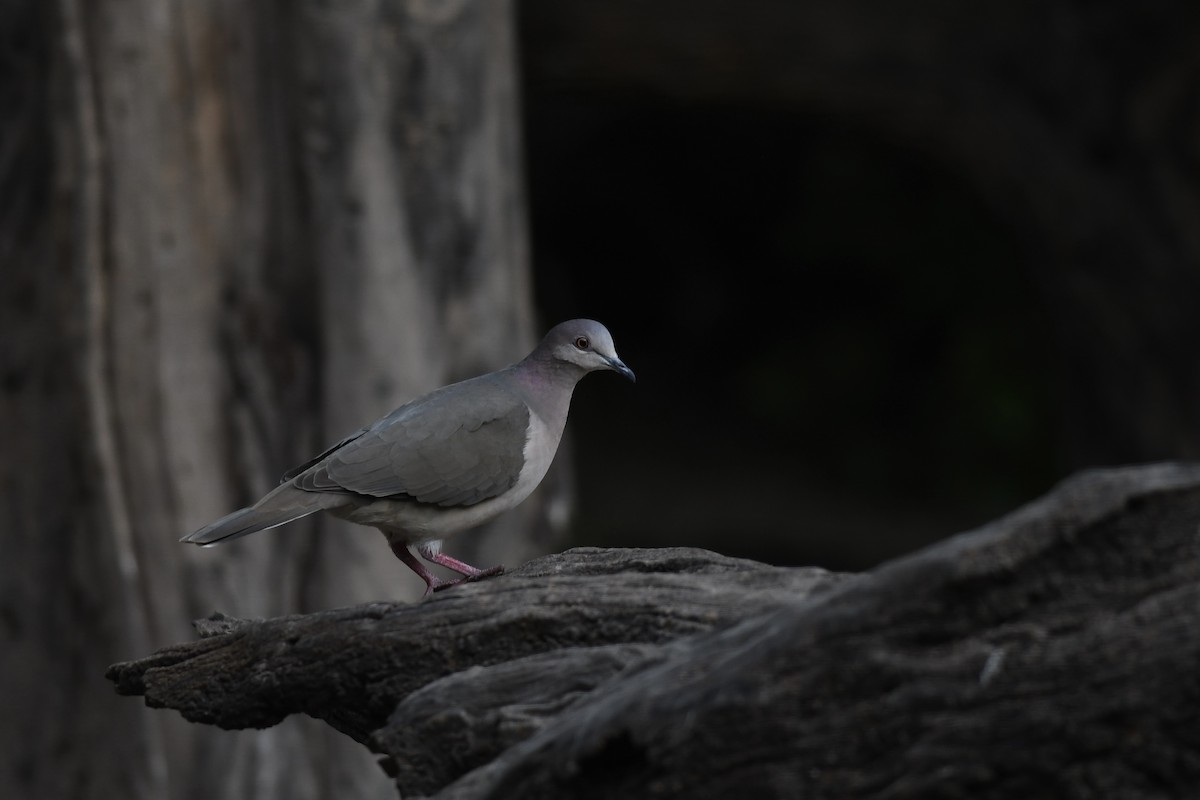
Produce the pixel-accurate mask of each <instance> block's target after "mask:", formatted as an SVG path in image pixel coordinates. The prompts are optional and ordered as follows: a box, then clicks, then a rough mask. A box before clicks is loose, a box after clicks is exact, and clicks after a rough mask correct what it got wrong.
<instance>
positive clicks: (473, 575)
mask: <svg viewBox="0 0 1200 800" xmlns="http://www.w3.org/2000/svg"><path fill="white" fill-rule="evenodd" d="M417 552H418V553H420V554H421V557H422V558H424V559H426V560H428V561H432V562H433V563H435V564H440V565H441V566H443V567H445V568H446V569H450V570H454V571H455V572H457V573H458V574H459V575H462V576H463V577H461V578H459V579H458V580H455V581H441V582H439V584H438V585H437V586H433V587H431V588H430V591H433V592H440V591H441V590H442V589H445V588H447V587H450V586H457V585H458V584H460V583H470V582H472V581H477V580H480V579H482V578H490V577H491V576H493V575H499V574H500V573H502V572H504V567H503V566H495V567H491V568H490V569H479V568H478V567H472V566H471V565H470V564H468V563H466V562H464V561H459V560H458V559H457V558H452V557H450V556H448V555H446V554H445V553H443V552H441V551H435V550H431V549H429V548H428V547H426V546H423V545H418V546H417ZM410 566H411V565H410ZM427 571H428V570H427ZM417 574H420V573H417Z"/></svg>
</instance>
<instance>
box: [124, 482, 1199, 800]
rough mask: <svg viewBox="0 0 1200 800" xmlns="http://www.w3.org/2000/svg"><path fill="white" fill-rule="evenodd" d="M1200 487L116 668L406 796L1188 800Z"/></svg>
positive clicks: (236, 639)
mask: <svg viewBox="0 0 1200 800" xmlns="http://www.w3.org/2000/svg"><path fill="white" fill-rule="evenodd" d="M1198 579H1200V467H1195V466H1184V465H1156V466H1148V467H1138V468H1127V469H1118V470H1109V471H1102V472H1091V473H1086V474H1083V475H1080V476H1078V477H1076V478H1073V479H1071V480H1070V481H1068V482H1066V483H1065V484H1063V485H1062V486H1061V487H1059V488H1058V489H1056V490H1055V491H1054V492H1052V493H1051V494H1050V495H1049V496H1047V497H1046V498H1044V499H1043V500H1040V501H1038V502H1036V503H1033V504H1031V505H1029V506H1026V507H1025V508H1022V509H1020V510H1019V511H1017V512H1015V513H1013V514H1011V515H1009V516H1007V517H1005V518H1003V519H1001V520H999V521H997V522H995V523H992V524H991V525H988V526H986V527H984V528H982V529H980V530H978V531H975V532H972V533H968V534H964V535H962V536H958V537H956V538H953V539H950V540H948V541H946V542H943V543H941V544H939V545H936V546H934V547H931V548H929V549H927V550H925V551H923V552H919V553H916V554H914V555H912V556H909V557H907V558H904V559H901V560H898V561H895V562H892V563H890V564H886V565H884V566H882V567H880V568H879V569H877V570H874V571H873V572H870V573H866V574H864V575H860V576H838V575H833V574H830V573H827V572H823V571H821V570H817V569H782V568H775V567H768V566H764V565H761V564H756V563H753V562H747V561H740V560H736V559H730V558H725V557H722V556H718V555H715V554H712V553H708V552H704V551H698V550H688V549H669V550H593V549H580V550H572V551H569V552H567V553H563V554H561V555H556V556H550V557H547V558H542V559H538V560H536V561H533V562H530V563H529V564H526V565H525V566H523V567H521V568H520V569H517V570H514V571H513V572H512V573H510V574H509V575H506V576H503V577H501V578H496V579H492V580H489V581H487V582H484V583H480V584H476V585H470V586H465V587H460V588H458V589H455V590H451V591H449V592H446V593H443V594H440V595H436V596H434V597H433V598H431V599H430V600H428V601H425V602H423V603H418V604H416V605H402V604H392V603H377V604H372V605H365V606H358V607H354V608H347V609H340V610H335V611H327V612H322V613H317V614H309V615H305V616H295V617H283V618H278V619H269V620H255V621H247V620H235V619H230V618H226V617H221V616H219V615H217V616H215V617H214V618H213V619H210V620H205V621H201V622H199V623H197V626H198V629H199V631H200V634H201V638H200V640H199V641H196V642H190V643H186V644H180V645H175V646H172V647H168V648H165V649H163V650H160V651H159V652H158V653H155V654H154V655H151V656H149V657H146V658H143V659H139V660H137V661H131V662H126V663H122V664H116V665H114V666H113V667H111V668H110V669H109V672H108V676H109V678H110V679H111V680H113V681H114V682H115V683H116V685H117V688H118V691H120V692H121V693H124V694H140V695H144V696H145V698H146V702H147V703H148V704H149V705H151V706H155V707H166V708H174V709H177V710H178V711H180V712H181V713H182V714H183V715H184V716H185V717H187V718H188V719H190V720H193V721H196V722H205V723H211V724H216V725H220V726H223V727H229V728H243V727H264V726H269V725H273V724H275V723H277V722H278V721H279V720H281V719H283V718H284V717H285V716H287V715H288V714H293V713H297V712H303V713H307V714H310V715H312V716H314V717H318V718H320V719H323V720H326V721H327V722H329V723H330V724H331V725H333V726H335V727H336V728H338V729H339V730H341V731H343V732H345V733H347V734H349V735H350V736H352V737H354V738H355V739H357V740H358V741H360V742H362V743H364V744H365V745H367V746H369V747H371V748H372V749H373V750H375V751H376V752H378V753H380V754H382V756H383V764H384V766H385V768H386V769H388V770H389V772H390V773H391V774H393V775H394V776H395V778H396V782H397V785H398V786H399V788H400V790H401V791H402V792H403V794H404V796H406V797H411V796H414V795H418V796H419V795H433V796H436V797H438V798H464V799H465V798H485V797H486V798H501V797H533V798H539V797H544V798H556V797H596V798H608V797H614V798H615V797H632V796H663V797H668V796H679V797H684V796H686V797H689V798H727V797H750V796H756V797H870V798H928V797H966V796H970V797H997V798H999V797H1017V796H1024V797H1061V798H1093V797H1164V798H1167V797H1182V796H1188V795H1189V793H1191V792H1192V791H1193V790H1195V788H1196V787H1197V786H1200V733H1198V731H1200V726H1197V724H1196V716H1197V708H1198V707H1200V705H1198V703H1200V678H1198V677H1197V676H1198V675H1200V635H1198V634H1197V630H1200V580H1198Z"/></svg>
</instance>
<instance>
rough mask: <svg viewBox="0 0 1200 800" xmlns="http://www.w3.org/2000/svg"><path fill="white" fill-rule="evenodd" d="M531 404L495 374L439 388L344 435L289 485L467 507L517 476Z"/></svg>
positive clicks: (522, 460)
mask: <svg viewBox="0 0 1200 800" xmlns="http://www.w3.org/2000/svg"><path fill="white" fill-rule="evenodd" d="M528 429H529V409H528V408H527V407H526V405H525V403H524V402H523V401H522V400H521V399H520V398H519V397H518V396H517V395H515V394H513V393H511V392H509V391H506V390H505V389H504V387H503V385H502V384H500V383H499V382H498V381H497V380H496V377H495V376H484V377H482V378H475V379H473V380H469V381H464V382H462V383H459V384H455V385H453V386H448V387H446V388H444V389H440V390H438V391H436V392H433V393H432V394H430V395H427V396H426V397H424V398H421V399H419V400H417V401H414V402H413V403H410V404H408V405H405V406H401V407H400V408H398V409H396V410H395V411H393V412H392V413H391V414H389V415H388V416H386V417H384V418H383V419H381V420H380V421H379V422H377V423H376V424H375V425H372V426H371V427H370V428H368V429H366V430H365V431H363V432H361V433H359V434H357V435H356V436H353V437H349V438H348V439H346V440H344V441H343V443H341V446H340V447H336V448H334V449H332V450H331V451H329V452H328V453H327V455H326V457H325V458H324V460H321V461H319V462H317V463H312V464H311V466H310V467H309V468H308V470H307V471H305V472H303V473H301V474H298V475H296V474H295V471H293V473H291V474H293V475H295V477H294V478H293V479H292V485H293V486H295V487H296V488H299V489H303V490H305V491H309V492H352V493H354V494H363V495H369V496H372V497H387V498H394V499H411V500H416V501H418V502H421V503H431V504H436V505H440V506H446V507H450V506H470V505H474V504H475V503H479V502H482V501H483V500H487V499H488V498H491V497H495V496H497V495H499V494H501V493H503V492H505V491H507V490H508V489H510V488H511V487H512V486H513V485H514V484H515V483H516V482H517V478H518V476H519V475H520V474H521V468H522V467H523V466H524V464H525V454H524V450H525V440H526V436H527V432H528Z"/></svg>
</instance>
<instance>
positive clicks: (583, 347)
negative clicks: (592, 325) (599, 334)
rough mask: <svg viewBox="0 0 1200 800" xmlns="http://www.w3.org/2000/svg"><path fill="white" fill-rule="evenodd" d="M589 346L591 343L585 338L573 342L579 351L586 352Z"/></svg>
mask: <svg viewBox="0 0 1200 800" xmlns="http://www.w3.org/2000/svg"><path fill="white" fill-rule="evenodd" d="M590 344H591V342H589V341H588V339H587V337H586V336H580V337H579V338H578V339H576V340H575V346H576V347H578V348H579V349H580V350H587V349H588V345H590Z"/></svg>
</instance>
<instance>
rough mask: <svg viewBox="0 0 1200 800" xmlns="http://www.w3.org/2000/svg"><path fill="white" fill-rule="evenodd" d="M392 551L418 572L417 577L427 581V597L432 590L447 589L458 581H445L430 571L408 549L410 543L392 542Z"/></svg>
mask: <svg viewBox="0 0 1200 800" xmlns="http://www.w3.org/2000/svg"><path fill="white" fill-rule="evenodd" d="M391 545H392V552H393V553H395V554H396V558H398V559H400V560H401V561H403V562H404V564H405V566H407V567H408V568H409V569H411V570H412V571H413V572H415V573H417V577H419V578H420V579H421V580H423V581H425V594H424V596H425V597H428V596H429V593H430V592H436V591H437V590H438V589H445V588H446V587H447V586H453V585H454V584H456V583H458V581H444V580H442V579H441V578H439V577H438V576H437V575H434V574H433V573H432V572H430V571H429V570H428V569H427V568H426V567H425V565H424V564H422V563H421V562H420V561H418V560H417V557H416V556H414V555H413V554H412V551H411V550H409V549H408V545H406V544H404V543H403V542H392V543H391Z"/></svg>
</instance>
